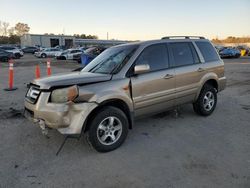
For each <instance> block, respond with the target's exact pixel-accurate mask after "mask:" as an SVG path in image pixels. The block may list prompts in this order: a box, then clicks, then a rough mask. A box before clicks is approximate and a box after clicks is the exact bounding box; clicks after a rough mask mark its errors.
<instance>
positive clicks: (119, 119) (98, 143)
mask: <svg viewBox="0 0 250 188" xmlns="http://www.w3.org/2000/svg"><path fill="white" fill-rule="evenodd" d="M112 121H113V123H112ZM109 126H110V127H109ZM115 129H117V130H115ZM127 134H128V119H127V117H126V115H125V114H124V112H123V111H122V110H120V109H118V108H115V107H112V106H107V107H104V108H102V109H101V110H100V111H99V112H98V113H96V116H95V117H94V118H93V119H92V121H91V122H90V127H89V130H88V132H87V138H88V141H89V143H90V145H91V146H92V147H93V148H94V149H95V150H96V151H98V152H109V151H112V150H115V149H116V148H118V147H119V146H121V145H122V143H123V142H124V141H125V139H126V137H127Z"/></svg>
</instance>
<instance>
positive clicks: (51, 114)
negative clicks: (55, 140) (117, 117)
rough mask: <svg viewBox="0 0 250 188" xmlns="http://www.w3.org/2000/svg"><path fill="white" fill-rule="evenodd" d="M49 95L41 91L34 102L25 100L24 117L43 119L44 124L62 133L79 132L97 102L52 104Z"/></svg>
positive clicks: (36, 119) (33, 119) (35, 120)
mask: <svg viewBox="0 0 250 188" xmlns="http://www.w3.org/2000/svg"><path fill="white" fill-rule="evenodd" d="M49 96H50V94H49V93H41V94H40V97H39V99H38V101H37V102H36V104H32V103H30V102H29V101H26V100H25V104H24V105H25V117H26V118H27V119H29V120H31V121H33V122H34V123H36V122H39V121H44V122H45V125H46V126H48V127H49V128H52V129H57V130H58V131H59V132H60V133H62V134H80V133H81V131H82V127H83V125H84V122H85V120H86V119H87V117H88V115H89V114H90V112H91V111H92V110H93V109H94V108H95V107H96V106H97V104H96V103H79V104H75V103H73V102H71V103H65V104H54V103H48V99H49Z"/></svg>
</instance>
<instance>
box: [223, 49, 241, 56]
mask: <svg viewBox="0 0 250 188" xmlns="http://www.w3.org/2000/svg"><path fill="white" fill-rule="evenodd" d="M219 54H220V57H221V58H230V57H231V58H239V57H240V55H241V54H240V51H239V50H238V49H236V48H228V47H227V48H223V49H221V50H220V51H219Z"/></svg>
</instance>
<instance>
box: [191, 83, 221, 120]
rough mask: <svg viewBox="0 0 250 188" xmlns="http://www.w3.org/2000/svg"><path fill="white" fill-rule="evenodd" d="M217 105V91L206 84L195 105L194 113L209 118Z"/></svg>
mask: <svg viewBox="0 0 250 188" xmlns="http://www.w3.org/2000/svg"><path fill="white" fill-rule="evenodd" d="M216 104H217V92H216V89H215V88H214V87H213V86H211V85H209V84H206V85H204V86H203V88H202V89H201V92H200V95H199V97H198V99H197V100H196V102H195V103H194V104H193V108H194V111H195V112H196V113H197V114H199V115H202V116H208V115H210V114H212V112H213V111H214V109H215V107H216Z"/></svg>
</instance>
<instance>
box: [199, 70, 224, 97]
mask: <svg viewBox="0 0 250 188" xmlns="http://www.w3.org/2000/svg"><path fill="white" fill-rule="evenodd" d="M206 84H209V85H211V86H213V87H214V88H215V89H216V92H218V87H219V85H218V77H217V75H216V74H214V73H213V74H209V75H207V76H205V77H203V79H202V80H201V82H200V87H199V89H198V92H197V94H196V97H195V100H197V98H198V97H199V95H200V92H201V89H202V88H203V86H204V85H206Z"/></svg>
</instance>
